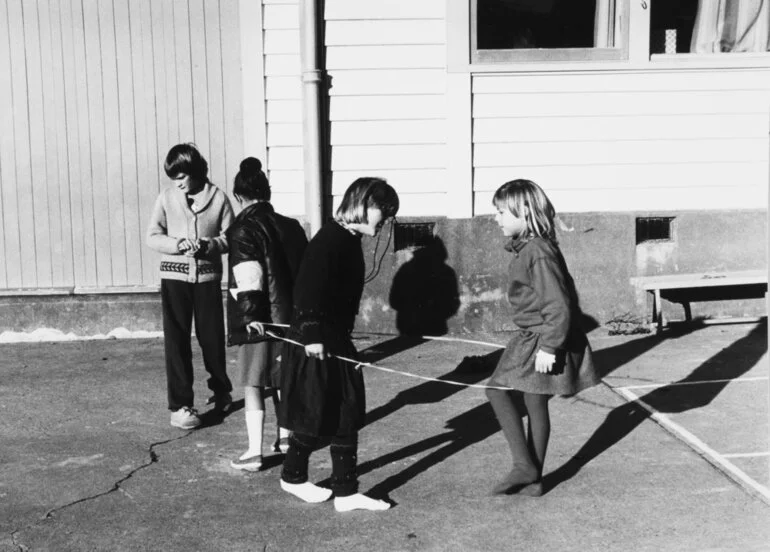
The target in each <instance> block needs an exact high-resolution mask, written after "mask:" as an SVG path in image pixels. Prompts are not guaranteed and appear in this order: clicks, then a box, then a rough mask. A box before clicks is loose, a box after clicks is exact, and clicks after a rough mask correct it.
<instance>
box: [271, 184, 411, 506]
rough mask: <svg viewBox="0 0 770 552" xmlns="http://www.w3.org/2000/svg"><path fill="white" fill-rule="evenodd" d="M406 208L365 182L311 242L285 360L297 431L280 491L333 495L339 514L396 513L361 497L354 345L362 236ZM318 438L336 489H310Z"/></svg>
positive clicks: (286, 421)
mask: <svg viewBox="0 0 770 552" xmlns="http://www.w3.org/2000/svg"><path fill="white" fill-rule="evenodd" d="M398 206H399V201H398V195H397V194H396V192H395V190H394V189H393V188H392V187H390V186H389V185H388V184H387V183H386V182H385V181H384V180H382V179H380V178H359V179H358V180H356V181H355V182H353V184H351V185H350V187H349V188H348V189H347V191H346V192H345V195H344V197H343V199H342V203H341V204H340V206H339V208H338V209H337V213H336V216H335V219H334V220H333V221H332V222H329V223H328V224H326V225H325V226H324V227H323V228H321V230H320V231H319V232H318V234H316V235H315V237H313V239H312V240H310V243H309V244H308V247H307V250H306V251H305V256H304V258H303V259H302V264H301V266H300V269H299V274H298V276H297V283H296V285H295V287H294V314H293V318H292V323H291V328H290V330H289V332H288V333H287V337H288V338H289V339H292V340H294V341H295V342H299V343H301V344H302V345H303V346H297V345H294V344H289V343H286V344H285V345H284V348H283V353H282V369H281V370H282V374H281V397H282V400H281V405H280V417H279V418H280V422H281V426H283V427H286V428H288V429H290V430H291V431H292V434H291V437H290V438H289V450H288V452H287V454H286V458H285V459H284V463H283V470H282V473H281V488H283V489H284V490H285V491H287V492H289V493H291V494H293V495H295V496H297V497H299V498H301V499H302V500H304V501H306V502H323V501H325V500H327V499H328V498H329V497H330V496H331V495H332V493H333V494H334V496H335V499H334V506H335V508H336V510H337V511H348V510H356V509H364V510H385V509H387V508H389V507H390V505H389V504H388V503H387V502H385V501H382V500H374V499H372V498H369V497H367V496H365V495H363V494H360V493H359V492H358V477H357V475H356V459H357V452H358V431H359V429H361V427H363V424H364V416H365V413H366V398H365V394H364V378H363V374H362V373H361V370H360V368H357V367H356V366H355V365H354V364H351V363H349V362H345V361H343V360H341V359H339V358H337V356H336V355H339V356H343V357H347V358H355V355H356V350H355V348H354V347H353V343H352V341H351V339H350V334H351V332H352V331H353V325H354V322H355V318H356V314H357V313H358V306H359V302H360V300H361V294H362V292H363V288H364V271H365V265H364V256H363V252H362V250H361V236H362V235H367V236H374V235H376V234H377V233H378V232H379V231H380V228H381V227H382V225H383V223H384V222H385V221H386V220H387V219H388V218H390V217H393V216H395V215H396V212H397V211H398ZM318 437H330V438H331V446H330V451H331V458H332V477H331V489H325V488H322V487H318V486H316V485H314V484H313V483H311V482H309V481H308V460H309V457H310V453H311V452H312V451H313V449H314V448H315V446H316V443H317V440H318Z"/></svg>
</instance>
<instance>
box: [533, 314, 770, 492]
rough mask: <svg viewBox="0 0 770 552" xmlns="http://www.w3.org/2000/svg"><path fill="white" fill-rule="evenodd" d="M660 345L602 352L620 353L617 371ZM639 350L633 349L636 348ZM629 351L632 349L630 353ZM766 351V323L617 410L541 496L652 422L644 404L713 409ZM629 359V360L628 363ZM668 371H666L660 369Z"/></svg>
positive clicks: (671, 409) (667, 409) (672, 409)
mask: <svg viewBox="0 0 770 552" xmlns="http://www.w3.org/2000/svg"><path fill="white" fill-rule="evenodd" d="M653 340H655V342H660V339H659V338H653V337H649V338H644V339H640V340H636V341H632V342H629V343H626V344H623V345H620V346H618V347H612V348H610V349H607V350H606V351H601V353H603V354H604V355H606V358H607V359H615V356H614V354H613V353H614V352H617V351H616V349H620V350H621V354H623V355H624V356H621V358H620V359H618V360H617V361H616V362H617V366H620V365H622V364H623V362H620V360H623V359H624V358H625V356H627V355H628V354H631V353H632V352H634V350H635V347H638V348H639V351H638V352H636V355H637V356H638V354H641V353H642V352H644V351H645V350H647V349H648V348H651V347H647V346H648V345H649V344H650V343H653ZM634 344H636V345H635V347H633V346H634ZM629 346H632V347H631V348H629ZM766 351H767V321H766V320H765V321H764V322H763V323H761V324H758V325H757V326H756V327H755V328H754V329H753V330H752V331H751V332H750V333H749V334H748V335H746V336H745V337H743V338H741V339H739V340H737V341H736V342H734V343H733V344H731V345H730V346H729V347H726V348H724V349H722V350H721V351H719V352H718V353H717V354H715V355H714V356H712V357H711V358H709V359H708V360H706V361H705V362H704V363H703V364H701V365H700V366H698V367H697V368H696V369H695V370H693V371H692V372H691V373H690V374H689V375H688V376H687V377H685V378H683V379H681V380H679V381H677V382H675V383H674V384H669V385H666V386H663V387H658V388H656V389H654V390H653V391H650V392H649V393H647V394H646V395H643V396H641V397H639V399H638V400H636V401H633V402H630V403H627V404H624V405H622V406H619V407H617V408H615V409H613V410H612V411H611V412H610V413H609V414H608V415H607V417H606V418H605V419H604V421H603V422H602V424H601V425H600V426H599V427H598V428H597V430H596V431H595V432H594V434H593V435H592V436H591V437H590V438H589V439H588V441H586V443H585V444H584V445H583V446H582V447H581V448H580V450H579V451H578V452H577V453H576V454H575V455H574V456H573V457H572V458H571V459H570V460H568V461H567V462H566V463H565V464H564V465H562V466H561V467H559V468H558V469H556V470H555V471H553V472H551V473H549V474H547V475H546V476H545V477H543V490H544V492H548V491H549V490H551V489H553V488H554V487H556V486H557V485H559V484H560V483H563V482H564V481H567V480H568V479H570V478H572V477H573V476H575V475H576V474H577V473H578V472H579V471H580V470H581V469H582V468H583V466H585V465H586V464H588V463H589V462H590V461H591V460H593V459H594V458H596V457H597V456H599V455H600V454H602V453H603V452H604V451H606V450H607V449H609V448H610V447H612V446H614V445H616V444H617V443H618V442H620V440H622V439H623V438H624V437H626V436H627V435H629V434H630V433H631V432H632V431H634V430H635V429H636V428H637V427H638V426H639V424H641V423H642V422H643V421H645V420H646V419H648V418H649V417H650V413H649V412H648V411H647V410H646V409H644V408H643V407H642V406H641V405H640V403H642V402H643V403H645V404H647V405H649V406H650V407H652V408H654V409H655V410H657V411H658V412H661V413H664V414H666V413H669V414H673V413H680V412H686V411H688V410H691V409H693V408H699V407H702V406H705V405H707V404H709V403H710V402H711V401H712V400H714V398H716V397H717V395H719V393H721V392H722V390H723V389H724V388H725V387H726V386H727V384H728V383H729V380H732V379H735V378H738V377H740V376H742V375H743V374H745V373H746V372H748V371H749V370H750V369H751V368H752V367H753V366H754V365H756V363H757V362H758V361H759V359H760V358H761V357H762V355H763V354H764V353H765V352H766ZM628 360H630V358H629V359H627V360H625V362H627V361H628ZM661 369H665V367H661ZM712 380H728V381H717V382H715V383H711V384H708V385H697V386H695V385H688V386H679V385H677V384H682V383H687V382H695V381H698V382H701V381H712Z"/></svg>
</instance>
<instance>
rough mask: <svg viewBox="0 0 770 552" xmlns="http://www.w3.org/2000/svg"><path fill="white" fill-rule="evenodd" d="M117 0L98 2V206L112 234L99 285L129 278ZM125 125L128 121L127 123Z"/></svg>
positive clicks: (120, 283)
mask: <svg viewBox="0 0 770 552" xmlns="http://www.w3.org/2000/svg"><path fill="white" fill-rule="evenodd" d="M114 4H115V0H108V1H100V2H99V10H98V11H99V37H100V39H101V55H102V75H101V77H102V93H103V94H104V138H105V141H104V144H105V152H104V153H105V161H106V167H107V180H106V181H105V182H104V183H103V184H102V185H101V186H99V183H98V182H96V183H95V184H96V185H97V187H96V188H95V191H96V190H98V191H99V194H95V196H96V197H98V198H101V199H102V202H98V203H97V208H103V209H106V210H107V214H108V216H107V219H106V220H105V221H103V222H104V223H105V224H104V225H103V226H100V227H99V231H101V232H103V233H106V234H107V235H109V249H108V251H107V252H104V254H105V257H106V258H107V259H109V263H110V267H111V277H110V279H109V280H105V281H104V282H99V285H100V286H104V285H106V286H110V285H117V286H123V285H126V283H127V277H126V270H127V267H126V239H125V236H124V227H125V219H124V215H123V206H122V203H123V201H122V196H123V166H122V164H123V159H122V157H121V126H122V124H121V123H122V121H121V119H120V116H121V109H120V97H119V89H118V62H117V47H116V25H115V12H114V8H115V6H114ZM124 124H125V123H124Z"/></svg>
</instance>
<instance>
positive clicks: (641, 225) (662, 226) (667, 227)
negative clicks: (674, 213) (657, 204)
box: [636, 217, 674, 245]
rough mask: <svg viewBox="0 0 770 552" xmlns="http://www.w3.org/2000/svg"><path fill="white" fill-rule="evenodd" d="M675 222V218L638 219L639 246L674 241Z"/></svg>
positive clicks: (637, 235) (637, 236)
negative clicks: (673, 227)
mask: <svg viewBox="0 0 770 552" xmlns="http://www.w3.org/2000/svg"><path fill="white" fill-rule="evenodd" d="M673 220H674V217H638V218H637V219H636V243H637V245H638V244H640V243H644V242H651V241H672V239H673V238H672V233H671V226H672V223H673Z"/></svg>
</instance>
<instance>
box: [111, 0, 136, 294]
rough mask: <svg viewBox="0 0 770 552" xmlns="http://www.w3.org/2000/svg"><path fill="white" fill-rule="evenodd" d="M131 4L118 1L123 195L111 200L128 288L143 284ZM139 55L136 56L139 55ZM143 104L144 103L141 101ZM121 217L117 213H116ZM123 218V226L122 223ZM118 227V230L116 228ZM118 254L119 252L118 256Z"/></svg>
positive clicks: (115, 13)
mask: <svg viewBox="0 0 770 552" xmlns="http://www.w3.org/2000/svg"><path fill="white" fill-rule="evenodd" d="M128 1H129V0H114V6H113V24H114V28H115V61H116V66H117V80H116V84H117V96H116V97H117V99H118V112H119V118H118V121H119V123H120V124H119V127H120V133H119V135H118V142H119V149H118V151H119V153H120V167H121V171H120V179H119V182H120V195H118V196H116V197H114V198H111V199H113V200H115V201H116V202H120V207H121V209H120V215H121V216H119V217H116V220H111V221H110V226H111V228H110V231H111V232H112V233H113V234H117V237H118V239H122V241H123V247H124V251H125V256H124V259H123V261H124V263H125V264H124V271H125V272H124V279H123V280H122V281H121V283H118V282H119V280H117V279H116V280H115V285H128V284H133V283H136V282H139V281H140V280H141V277H142V276H141V274H142V258H141V254H140V251H139V250H140V248H141V241H139V240H137V239H136V236H138V235H140V234H139V213H138V210H139V199H138V195H137V175H138V172H137V170H138V166H137V165H138V157H137V151H136V124H137V121H136V111H135V103H136V100H137V99H136V98H135V97H134V86H133V85H134V79H141V75H134V70H133V59H132V58H133V56H134V52H133V51H132V48H131V27H132V26H133V25H135V24H138V22H135V21H133V20H132V19H131V14H130V12H129V9H128ZM139 54H140V52H137V53H136V55H139ZM140 101H141V99H140ZM114 211H115V212H116V214H117V211H118V210H117V209H114ZM121 218H122V225H121V224H120V220H121ZM116 226H118V227H117V228H116ZM114 253H115V252H114Z"/></svg>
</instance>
